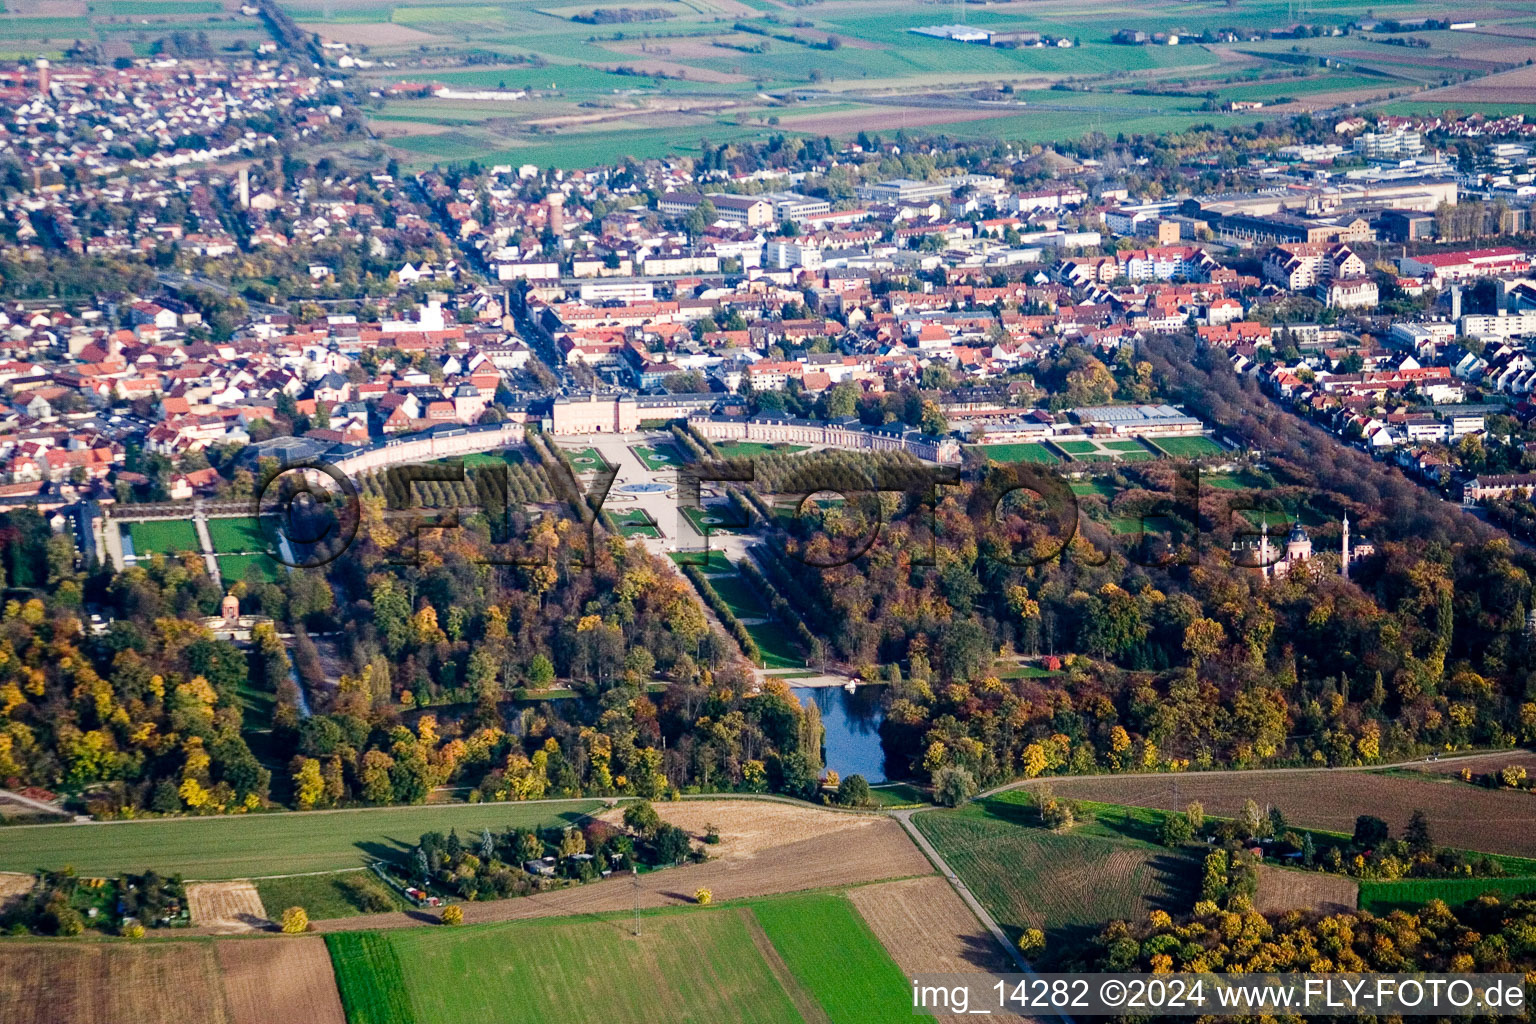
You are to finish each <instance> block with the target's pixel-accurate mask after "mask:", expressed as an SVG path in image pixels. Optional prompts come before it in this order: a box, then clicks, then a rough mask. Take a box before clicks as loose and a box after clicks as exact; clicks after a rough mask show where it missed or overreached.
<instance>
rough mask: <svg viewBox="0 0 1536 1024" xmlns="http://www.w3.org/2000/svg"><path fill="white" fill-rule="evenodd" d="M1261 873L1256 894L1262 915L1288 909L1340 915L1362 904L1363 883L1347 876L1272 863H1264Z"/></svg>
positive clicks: (1260, 866)
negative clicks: (1361, 884)
mask: <svg viewBox="0 0 1536 1024" xmlns="http://www.w3.org/2000/svg"><path fill="white" fill-rule="evenodd" d="M1258 872H1259V891H1258V892H1257V893H1255V894H1254V898H1253V909H1255V910H1257V911H1258V912H1259V913H1261V914H1280V913H1284V912H1285V911H1287V910H1316V911H1319V912H1321V913H1324V914H1337V913H1342V912H1344V911H1349V910H1354V909H1355V907H1356V906H1357V905H1358V903H1359V897H1360V893H1359V890H1360V883H1358V882H1356V881H1355V880H1354V879H1353V878H1349V877H1346V876H1344V875H1334V874H1329V873H1327V872H1324V871H1303V870H1300V869H1296V868H1278V867H1275V866H1274V865H1272V864H1260V865H1259V866H1258Z"/></svg>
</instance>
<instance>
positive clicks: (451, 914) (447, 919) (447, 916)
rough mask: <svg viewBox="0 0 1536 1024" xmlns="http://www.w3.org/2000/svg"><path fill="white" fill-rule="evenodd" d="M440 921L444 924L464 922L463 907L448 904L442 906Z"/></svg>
mask: <svg viewBox="0 0 1536 1024" xmlns="http://www.w3.org/2000/svg"><path fill="white" fill-rule="evenodd" d="M442 922H443V924H446V925H460V924H463V923H464V908H463V907H460V906H457V905H455V906H449V907H444V908H443V914H442Z"/></svg>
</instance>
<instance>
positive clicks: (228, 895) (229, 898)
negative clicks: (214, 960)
mask: <svg viewBox="0 0 1536 1024" xmlns="http://www.w3.org/2000/svg"><path fill="white" fill-rule="evenodd" d="M187 904H188V907H189V909H190V910H191V912H192V925H193V927H195V928H206V929H212V930H214V931H218V932H230V933H233V932H250V931H261V930H263V929H265V928H267V927H268V926H269V925H271V923H272V921H271V918H270V917H269V916H268V913H267V910H266V908H265V907H263V906H262V902H261V896H260V895H258V894H257V892H256V886H254V885H252V884H251V883H250V882H194V883H192V884H191V885H189V886H187ZM283 906H292V904H289V903H285V904H283ZM277 910H278V913H281V912H282V907H278V908H277Z"/></svg>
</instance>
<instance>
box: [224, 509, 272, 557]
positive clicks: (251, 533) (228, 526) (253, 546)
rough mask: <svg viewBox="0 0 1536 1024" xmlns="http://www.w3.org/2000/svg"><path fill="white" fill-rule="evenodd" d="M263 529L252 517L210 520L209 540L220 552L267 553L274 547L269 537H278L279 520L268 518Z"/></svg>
mask: <svg viewBox="0 0 1536 1024" xmlns="http://www.w3.org/2000/svg"><path fill="white" fill-rule="evenodd" d="M267 518H268V520H269V521H268V523H267V525H266V527H263V526H262V524H261V523H258V522H257V521H256V520H255V519H253V518H251V517H250V516H232V517H230V518H227V519H209V520H208V539H209V540H211V541H212V542H213V550H215V551H219V552H242V551H266V550H268V549H269V548H270V547H271V546H272V542H271V541H269V540H268V539H267V538H268V536H273V537H275V536H276V535H277V529H276V527H277V519H276V517H275V516H268V517H267Z"/></svg>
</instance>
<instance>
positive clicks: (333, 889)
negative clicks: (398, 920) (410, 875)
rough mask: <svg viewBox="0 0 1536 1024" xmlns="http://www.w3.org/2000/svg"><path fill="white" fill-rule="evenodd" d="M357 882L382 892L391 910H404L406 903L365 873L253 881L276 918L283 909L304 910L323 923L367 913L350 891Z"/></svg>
mask: <svg viewBox="0 0 1536 1024" xmlns="http://www.w3.org/2000/svg"><path fill="white" fill-rule="evenodd" d="M358 883H363V884H367V885H368V886H369V887H370V889H371V891H376V892H379V893H382V894H383V895H384V897H385V899H387V900H388V902H389V904H390V907H391V908H392V909H394V910H404V909H406V903H405V901H404V900H403V899H401V898H400V897H399V896H398V895H396V893H395V891H394V890H393V889H391V888H390V887H389V886H387V885H385V884H384V883H383V882H382V881H380V880H379V878H378V876H377V875H375V874H374V873H373V872H371V871H366V870H354V871H340V872H336V873H332V874H323V875H280V876H278V877H275V878H262V879H258V880H257V882H256V891H257V892H258V893H259V894H260V895H261V902H262V904H263V905H265V906H266V907H267V908H268V909H269V910H270V912H271V913H274V914H277V915H278V916H279V917H280V916H282V913H283V908H284V907H303V908H304V909H305V910H306V911H307V912H308V913H309V918H310V920H311V921H323V920H327V919H330V918H336V917H356V916H357V915H358V914H362V913H367V911H365V910H364V908H363V907H361V906H359V905H358V902H357V896H356V894H355V893H354V892H353V890H352V889H351V888H349V884H358Z"/></svg>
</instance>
